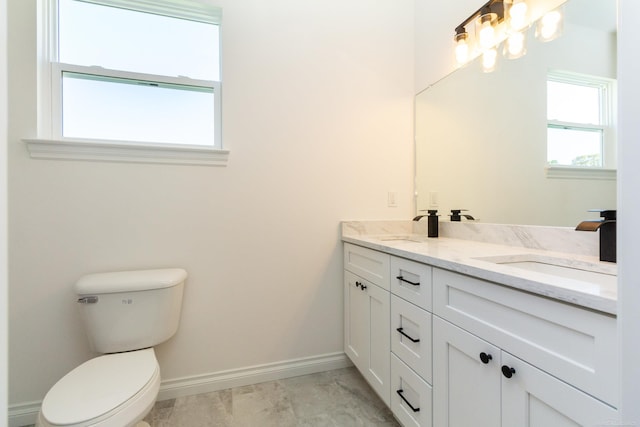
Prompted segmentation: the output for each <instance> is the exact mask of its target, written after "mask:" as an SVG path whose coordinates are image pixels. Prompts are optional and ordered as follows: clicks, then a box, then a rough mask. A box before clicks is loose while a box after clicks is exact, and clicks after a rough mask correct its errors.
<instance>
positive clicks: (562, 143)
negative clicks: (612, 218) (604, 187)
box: [547, 71, 615, 169]
mask: <svg viewBox="0 0 640 427" xmlns="http://www.w3.org/2000/svg"><path fill="white" fill-rule="evenodd" d="M613 96H614V81H613V80H611V79H605V78H600V77H592V76H586V75H578V74H574V73H566V72H557V71H556V72H549V74H548V76H547V163H548V165H549V166H550V167H554V166H564V167H580V168H608V169H613V168H615V135H614V127H613V99H612V98H613Z"/></svg>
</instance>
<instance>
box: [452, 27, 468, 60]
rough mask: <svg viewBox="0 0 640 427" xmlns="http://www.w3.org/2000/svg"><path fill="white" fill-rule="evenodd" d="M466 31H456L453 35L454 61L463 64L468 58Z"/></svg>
mask: <svg viewBox="0 0 640 427" xmlns="http://www.w3.org/2000/svg"><path fill="white" fill-rule="evenodd" d="M467 38H468V34H467V33H458V34H456V35H455V37H454V39H453V40H454V41H455V43H456V48H455V49H456V61H457V62H458V65H464V64H466V63H467V61H468V60H469V43H468V42H467Z"/></svg>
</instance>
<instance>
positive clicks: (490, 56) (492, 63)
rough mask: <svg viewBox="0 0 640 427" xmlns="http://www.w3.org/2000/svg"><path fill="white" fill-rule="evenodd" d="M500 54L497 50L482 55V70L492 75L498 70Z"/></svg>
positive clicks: (489, 50) (490, 50)
mask: <svg viewBox="0 0 640 427" xmlns="http://www.w3.org/2000/svg"><path fill="white" fill-rule="evenodd" d="M497 57H498V52H497V51H496V49H495V48H494V49H487V50H485V51H484V53H483V54H482V70H483V71H484V72H485V73H490V72H492V71H493V70H495V69H496V59H497Z"/></svg>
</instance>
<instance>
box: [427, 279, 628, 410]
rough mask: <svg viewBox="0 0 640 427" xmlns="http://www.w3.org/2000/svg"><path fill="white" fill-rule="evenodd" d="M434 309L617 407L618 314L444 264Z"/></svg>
mask: <svg viewBox="0 0 640 427" xmlns="http://www.w3.org/2000/svg"><path fill="white" fill-rule="evenodd" d="M433 307H434V314H437V315H438V316H440V317H442V318H444V319H447V320H449V321H450V322H452V323H453V324H455V325H458V326H460V327H461V328H463V329H466V330H467V331H469V332H471V333H473V334H476V335H478V336H480V337H483V338H484V339H486V340H487V341H489V342H491V343H492V344H494V345H497V346H498V347H501V348H502V349H504V350H506V351H508V352H509V353H511V354H513V355H515V356H517V357H519V358H521V359H523V360H525V361H527V362H528V363H531V364H532V365H534V366H537V367H538V368H540V369H542V370H544V371H546V372H548V373H550V374H551V375H553V376H555V377H557V378H559V379H561V380H563V381H565V382H567V383H569V384H571V385H573V386H575V387H577V388H579V389H581V390H583V391H585V392H586V393H588V394H591V395H592V396H595V397H597V398H599V399H601V400H603V401H605V402H606V403H608V404H610V405H612V406H614V407H616V406H617V403H618V393H617V388H618V372H617V366H618V362H617V361H618V357H617V342H616V339H617V333H616V318H615V317H613V316H609V315H605V314H602V313H597V312H594V311H591V310H586V309H582V308H580V307H577V306H572V305H569V304H564V303H561V302H558V301H553V300H551V299H547V298H543V297H540V296H536V295H532V294H528V293H525V292H522V291H518V290H515V289H511V288H508V287H506V286H501V285H498V284H495V283H490V282H485V281H483V280H479V279H475V278H472V277H468V276H464V275H462V274H458V273H453V272H450V271H446V270H441V269H434V270H433Z"/></svg>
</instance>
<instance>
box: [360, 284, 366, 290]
mask: <svg viewBox="0 0 640 427" xmlns="http://www.w3.org/2000/svg"><path fill="white" fill-rule="evenodd" d="M360 289H362V290H363V291H364V290H365V289H367V285H365V284H364V283H361V284H360Z"/></svg>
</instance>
